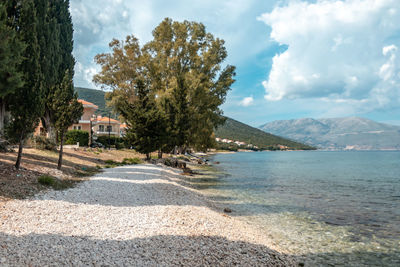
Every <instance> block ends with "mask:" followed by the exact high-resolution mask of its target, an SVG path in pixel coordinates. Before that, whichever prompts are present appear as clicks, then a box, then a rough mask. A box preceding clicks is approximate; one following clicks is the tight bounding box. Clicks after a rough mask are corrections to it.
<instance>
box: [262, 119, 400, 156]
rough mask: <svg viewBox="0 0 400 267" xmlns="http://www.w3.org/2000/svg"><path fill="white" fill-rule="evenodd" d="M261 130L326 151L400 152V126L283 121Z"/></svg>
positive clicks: (357, 121) (351, 121) (354, 121)
mask: <svg viewBox="0 0 400 267" xmlns="http://www.w3.org/2000/svg"><path fill="white" fill-rule="evenodd" d="M260 129H262V130H263V131H266V132H270V133H273V134H277V135H280V136H284V137H286V138H290V139H293V140H297V141H299V142H304V143H306V144H310V145H313V146H317V147H319V148H322V149H329V150H343V149H354V150H400V126H395V125H389V124H384V123H378V122H375V121H372V120H369V119H365V118H358V117H347V118H333V119H310V118H304V119H297V120H283V121H274V122H270V123H267V124H264V125H262V126H260Z"/></svg>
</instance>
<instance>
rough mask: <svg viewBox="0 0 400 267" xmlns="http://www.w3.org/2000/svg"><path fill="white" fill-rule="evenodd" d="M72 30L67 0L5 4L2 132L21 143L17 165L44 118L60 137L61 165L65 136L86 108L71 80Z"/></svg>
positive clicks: (0, 12) (0, 11)
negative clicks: (78, 98)
mask: <svg viewBox="0 0 400 267" xmlns="http://www.w3.org/2000/svg"><path fill="white" fill-rule="evenodd" d="M72 35H73V27H72V20H71V15H70V13H69V1H68V0H52V1H48V0H10V1H2V2H1V3H0V136H1V135H2V136H5V137H6V138H7V139H8V140H9V141H11V142H14V143H17V144H18V145H19V149H18V157H17V161H16V164H15V167H16V168H17V169H18V168H19V166H20V162H21V155H22V149H23V145H24V141H25V140H26V139H27V138H28V137H29V136H30V135H31V134H32V133H33V131H34V130H35V128H36V127H37V126H38V123H39V120H40V119H41V120H42V123H43V126H44V127H45V129H46V130H47V132H48V133H49V134H50V138H51V139H52V140H53V141H54V142H56V141H57V140H58V141H59V142H60V145H61V146H60V154H59V161H58V168H59V169H60V168H61V165H62V146H63V140H64V135H65V133H66V131H67V129H68V127H69V126H70V125H71V124H72V123H73V122H75V121H76V120H78V119H79V117H80V116H81V114H82V112H83V107H82V105H81V104H80V103H79V102H78V101H77V95H76V93H74V88H73V82H72V79H73V74H74V64H75V60H74V58H73V56H72V49H73V39H72ZM7 114H9V116H6V115H7ZM7 117H8V120H7V121H6V118H7Z"/></svg>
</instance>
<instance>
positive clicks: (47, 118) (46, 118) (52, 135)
mask: <svg viewBox="0 0 400 267" xmlns="http://www.w3.org/2000/svg"><path fill="white" fill-rule="evenodd" d="M42 119H43V121H44V125H43V126H44V128H45V129H46V131H47V133H48V134H49V139H50V140H51V141H53V142H54V143H57V136H56V132H55V131H54V127H53V125H52V124H51V120H50V113H49V111H47V110H46V111H45V113H44V116H43V118H42Z"/></svg>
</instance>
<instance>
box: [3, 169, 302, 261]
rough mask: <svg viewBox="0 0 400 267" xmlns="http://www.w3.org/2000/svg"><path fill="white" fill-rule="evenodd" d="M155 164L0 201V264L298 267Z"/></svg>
mask: <svg viewBox="0 0 400 267" xmlns="http://www.w3.org/2000/svg"><path fill="white" fill-rule="evenodd" d="M179 179H181V174H180V171H178V170H176V169H172V168H168V167H162V166H157V165H135V166H123V167H118V168H113V169H106V170H105V171H104V172H103V173H100V174H97V175H95V176H94V177H92V178H91V179H89V180H88V181H85V182H82V183H80V184H79V185H78V186H77V187H75V188H71V189H68V190H65V191H48V192H45V193H41V194H39V195H36V196H35V197H33V198H31V199H27V200H12V201H8V202H6V203H4V204H1V205H2V206H0V217H1V224H0V247H1V249H0V265H1V266H46V265H57V266H58V265H64V266H71V265H73V266H87V265H92V266H103V265H112V266H126V265H135V266H143V265H146V266H160V265H161V266H176V265H184V266H188V265H190V266H232V265H240V266H297V263H296V262H295V259H294V258H292V257H290V256H287V255H285V254H283V253H280V252H279V251H278V249H277V248H275V247H274V246H273V245H272V242H271V240H268V239H267V238H266V237H265V235H262V234H260V232H258V230H257V229H255V228H252V226H250V225H249V224H246V223H244V222H242V221H239V220H237V219H234V218H232V217H230V216H228V215H227V214H225V213H224V212H223V210H220V209H219V208H217V207H214V206H213V204H212V203H211V202H209V201H208V200H207V199H205V198H204V197H203V196H202V195H200V194H199V193H198V192H197V191H195V190H193V189H190V188H187V187H185V186H183V185H182V184H180V183H179Z"/></svg>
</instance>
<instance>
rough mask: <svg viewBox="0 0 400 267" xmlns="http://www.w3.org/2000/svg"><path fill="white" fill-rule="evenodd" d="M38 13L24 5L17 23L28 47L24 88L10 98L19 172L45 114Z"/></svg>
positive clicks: (22, 67) (23, 70)
mask: <svg viewBox="0 0 400 267" xmlns="http://www.w3.org/2000/svg"><path fill="white" fill-rule="evenodd" d="M36 26H37V22H36V12H35V8H34V4H33V1H30V0H26V1H23V2H22V6H21V13H20V19H19V22H18V37H19V39H20V40H21V41H22V42H24V43H26V44H29V45H28V46H27V47H26V49H25V51H24V53H23V56H24V59H23V61H22V63H21V64H20V66H19V70H20V71H21V73H22V74H23V80H24V85H23V86H22V87H20V88H18V89H17V90H16V91H15V92H14V94H12V97H11V98H10V111H11V115H12V121H11V123H10V125H9V127H8V128H7V130H8V132H9V134H8V136H12V137H13V139H15V141H16V142H17V143H18V145H19V148H18V157H17V161H16V163H15V167H16V168H17V169H19V167H20V163H21V155H22V150H23V144H24V141H25V139H26V138H27V137H28V136H29V135H30V134H31V133H32V132H33V131H34V130H35V128H36V127H37V125H38V123H39V118H40V116H41V115H42V113H43V95H42V91H41V87H40V75H41V72H40V65H39V58H40V55H39V45H38V41H37V32H36Z"/></svg>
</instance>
